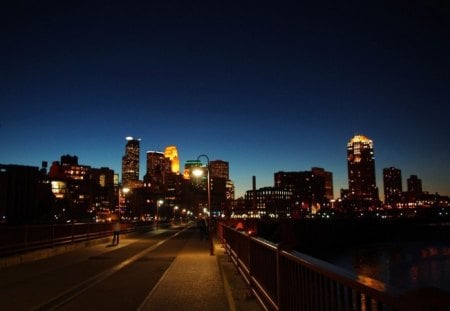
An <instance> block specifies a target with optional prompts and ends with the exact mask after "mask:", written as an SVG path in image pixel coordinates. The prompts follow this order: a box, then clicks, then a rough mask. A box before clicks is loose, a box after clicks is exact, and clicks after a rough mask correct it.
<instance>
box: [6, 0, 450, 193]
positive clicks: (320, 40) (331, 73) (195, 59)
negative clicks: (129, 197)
mask: <svg viewBox="0 0 450 311" xmlns="http://www.w3.org/2000/svg"><path fill="white" fill-rule="evenodd" d="M392 2H395V3H392ZM444 3H445V1H422V2H420V1H402V2H397V1H373V2H371V1H369V2H364V3H361V2H360V1H354V2H347V1H346V3H345V4H341V3H335V2H334V1H330V2H325V1H318V2H314V4H310V3H309V2H307V3H305V4H302V3H301V2H300V1H294V2H279V3H278V2H273V1H272V2H261V1H249V2H244V1H242V2H238V4H230V3H229V2H222V1H186V3H183V4H180V3H179V1H139V2H137V1H80V2H76V3H74V2H70V4H69V2H66V1H24V2H21V1H14V2H13V3H12V4H10V5H9V7H5V8H4V9H2V13H1V14H2V16H1V22H0V23H1V29H2V32H1V42H2V47H1V49H0V57H1V58H0V59H1V67H0V68H1V76H0V82H1V89H0V90H1V92H0V103H1V110H2V113H1V115H0V139H1V141H2V148H1V151H0V163H3V164H9V163H14V164H26V165H34V166H39V165H40V163H41V161H42V160H46V161H49V162H50V163H51V162H52V161H55V160H59V158H60V156H61V155H63V154H72V155H77V156H78V157H79V162H80V163H81V164H85V165H91V166H94V167H100V166H108V167H110V168H112V169H114V170H115V171H116V172H118V173H121V172H120V170H121V157H122V155H123V153H124V145H125V136H135V137H139V138H141V139H142V141H141V147H142V153H141V158H142V165H141V166H142V170H141V171H142V175H143V174H144V170H145V161H144V159H145V151H147V150H163V149H164V147H165V146H167V145H176V146H177V147H178V151H179V155H180V159H181V163H182V164H184V162H185V161H186V160H189V159H195V158H197V156H198V155H199V154H202V153H206V154H207V155H208V156H209V157H210V159H211V160H213V159H222V160H226V161H229V162H230V174H231V178H232V179H233V180H234V181H235V184H236V192H237V195H242V194H243V193H244V191H245V190H248V189H250V188H251V178H252V176H253V175H255V176H256V178H257V186H258V187H262V186H271V185H273V173H274V172H276V171H279V170H285V171H288V170H290V171H304V170H309V169H310V168H311V167H312V166H319V167H323V168H325V169H326V170H329V171H331V172H333V174H334V188H335V194H338V193H339V189H340V188H346V187H347V186H348V185H347V163H346V144H347V142H348V140H349V139H350V138H351V137H353V136H354V135H355V134H364V135H366V136H368V137H369V138H371V139H372V140H373V141H374V146H375V156H376V171H377V183H378V185H379V187H380V189H382V177H381V172H382V169H383V168H384V167H390V166H395V167H397V168H400V169H401V170H402V173H403V179H404V180H406V178H407V177H409V175H411V174H417V175H418V176H419V178H421V179H422V180H423V187H424V190H426V191H430V192H439V193H441V194H447V195H450V167H449V160H450V156H449V154H450V143H449V142H450V125H449V122H448V119H449V115H450V114H449V112H450V109H449V104H450V40H449V38H450V6H449V4H447V3H445V4H444ZM142 175H141V177H142ZM380 193H382V191H381V190H380Z"/></svg>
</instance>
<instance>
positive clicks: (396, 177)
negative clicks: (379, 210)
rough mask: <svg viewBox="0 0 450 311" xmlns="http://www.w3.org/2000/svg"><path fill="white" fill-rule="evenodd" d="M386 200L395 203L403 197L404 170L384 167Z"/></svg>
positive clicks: (387, 202)
mask: <svg viewBox="0 0 450 311" xmlns="http://www.w3.org/2000/svg"><path fill="white" fill-rule="evenodd" d="M383 188H384V202H385V203H386V204H391V205H395V204H396V203H399V202H400V201H401V197H402V191H403V190H402V171H401V170H399V169H398V168H395V167H389V168H384V169H383Z"/></svg>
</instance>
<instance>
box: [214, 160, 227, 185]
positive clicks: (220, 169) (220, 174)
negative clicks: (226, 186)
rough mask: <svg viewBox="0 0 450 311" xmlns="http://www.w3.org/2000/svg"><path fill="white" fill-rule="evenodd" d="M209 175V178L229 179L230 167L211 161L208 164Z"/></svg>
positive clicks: (218, 161) (219, 161)
mask: <svg viewBox="0 0 450 311" xmlns="http://www.w3.org/2000/svg"><path fill="white" fill-rule="evenodd" d="M209 174H210V176H211V178H224V179H226V180H228V179H230V166H229V164H228V162H226V161H222V160H213V161H210V162H209Z"/></svg>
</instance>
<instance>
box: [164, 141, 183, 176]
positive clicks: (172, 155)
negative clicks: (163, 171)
mask: <svg viewBox="0 0 450 311" xmlns="http://www.w3.org/2000/svg"><path fill="white" fill-rule="evenodd" d="M164 156H165V157H166V158H169V159H170V163H171V164H170V166H171V169H172V173H175V174H179V173H180V159H179V158H178V150H177V147H176V146H167V147H166V149H165V150H164Z"/></svg>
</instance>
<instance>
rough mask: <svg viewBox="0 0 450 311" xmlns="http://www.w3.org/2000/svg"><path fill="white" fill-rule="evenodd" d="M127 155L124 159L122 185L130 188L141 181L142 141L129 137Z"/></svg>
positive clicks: (126, 147)
mask: <svg viewBox="0 0 450 311" xmlns="http://www.w3.org/2000/svg"><path fill="white" fill-rule="evenodd" d="M126 140H127V144H126V145H125V155H124V156H123V157H122V185H123V186H124V187H128V186H130V185H133V184H135V183H137V182H138V181H139V151H140V147H139V144H140V141H141V140H140V139H136V138H133V137H127V138H126Z"/></svg>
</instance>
